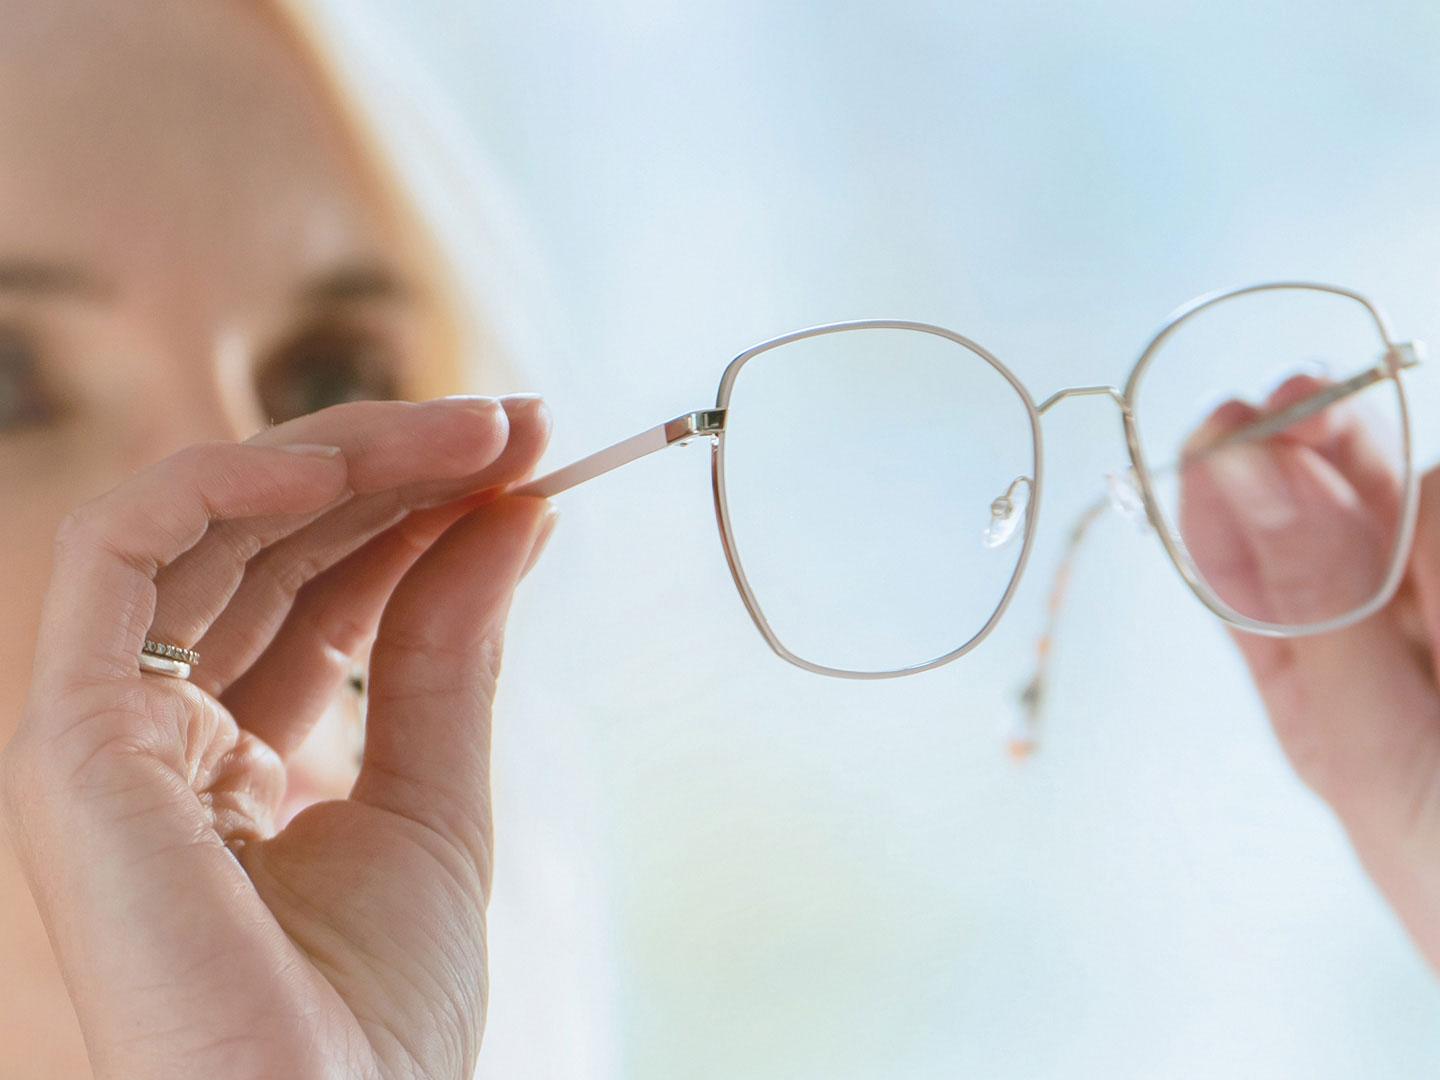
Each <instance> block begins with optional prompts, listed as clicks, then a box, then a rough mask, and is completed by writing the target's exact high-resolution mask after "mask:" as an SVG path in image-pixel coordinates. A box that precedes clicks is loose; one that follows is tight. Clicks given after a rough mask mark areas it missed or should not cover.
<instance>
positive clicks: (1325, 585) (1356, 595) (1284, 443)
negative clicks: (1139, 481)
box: [1180, 403, 1440, 828]
mask: <svg viewBox="0 0 1440 1080" xmlns="http://www.w3.org/2000/svg"><path fill="white" fill-rule="evenodd" d="M1247 410H1248V407H1245V406H1238V405H1236V404H1234V403H1232V404H1231V405H1228V406H1226V407H1224V408H1222V409H1221V410H1219V411H1217V413H1216V415H1215V416H1214V417H1212V419H1211V421H1210V422H1209V423H1207V425H1206V435H1205V438H1204V439H1202V440H1199V441H1198V443H1197V445H1198V446H1199V447H1204V446H1205V445H1207V444H1209V445H1212V446H1215V447H1217V449H1214V450H1211V451H1203V450H1201V451H1200V452H1197V453H1193V454H1192V455H1190V456H1189V457H1188V458H1187V461H1186V463H1185V465H1184V467H1183V468H1182V473H1181V484H1182V486H1181V515H1180V516H1181V529H1182V532H1183V533H1184V535H1185V540H1186V546H1187V549H1188V550H1189V552H1190V554H1191V556H1192V557H1193V558H1194V560H1195V563H1196V566H1197V567H1198V568H1199V570H1200V572H1201V574H1202V576H1203V577H1204V578H1205V580H1206V583H1207V584H1208V585H1210V587H1211V588H1212V589H1213V590H1214V591H1215V592H1216V594H1217V595H1218V596H1219V597H1220V598H1221V599H1222V600H1225V601H1226V602H1227V603H1229V604H1230V605H1231V606H1232V607H1234V608H1236V609H1237V610H1238V611H1239V612H1240V613H1241V614H1243V615H1249V616H1251V617H1255V618H1261V619H1265V620H1266V621H1271V622H1278V623H1286V624H1292V625H1310V624H1314V623H1317V622H1322V621H1326V620H1328V619H1333V618H1336V617H1338V616H1340V615H1344V614H1347V613H1349V612H1350V611H1353V610H1355V609H1356V608H1358V607H1359V606H1360V605H1362V604H1363V603H1365V602H1367V601H1369V600H1371V599H1373V597H1374V596H1375V595H1376V594H1377V593H1378V591H1379V588H1380V586H1381V584H1382V583H1383V581H1384V578H1385V574H1386V572H1387V570H1388V569H1389V568H1390V564H1391V561H1392V559H1393V556H1394V553H1395V550H1396V539H1397V538H1396V536H1395V532H1394V530H1395V527H1396V517H1397V515H1396V514H1395V513H1394V512H1393V511H1392V510H1391V509H1390V505H1389V504H1390V500H1392V499H1393V498H1395V495H1394V493H1393V491H1392V489H1394V488H1398V485H1399V480H1398V478H1396V477H1394V475H1393V474H1392V475H1391V476H1390V477H1389V479H1388V480H1387V479H1386V478H1385V477H1384V475H1383V473H1382V472H1381V471H1379V469H1380V467H1379V466H1378V465H1377V464H1376V463H1375V458H1374V457H1373V456H1372V455H1371V452H1370V451H1369V450H1367V449H1365V448H1364V447H1362V446H1360V445H1359V444H1358V443H1352V444H1350V445H1337V442H1336V440H1337V439H1340V438H1341V437H1342V436H1343V437H1344V438H1346V439H1349V438H1352V436H1350V435H1346V434H1345V433H1344V429H1343V428H1342V427H1341V426H1338V425H1335V424H1333V423H1332V425H1331V426H1330V427H1329V428H1328V429H1326V430H1321V429H1320V428H1319V427H1318V425H1317V424H1311V425H1310V426H1311V430H1309V431H1307V432H1305V433H1303V434H1305V435H1306V439H1304V440H1301V439H1298V438H1297V439H1289V438H1286V437H1284V436H1277V437H1272V438H1271V439H1269V440H1267V441H1265V442H1243V441H1242V442H1238V443H1232V444H1224V443H1223V442H1217V441H1216V438H1217V436H1219V437H1223V436H1224V435H1225V434H1227V433H1228V432H1230V431H1239V430H1241V429H1243V427H1244V425H1245V424H1246V423H1247V422H1249V421H1250V420H1251V419H1253V417H1249V416H1247ZM1314 419H1316V418H1312V420H1314ZM1307 423H1309V422H1307ZM1353 437H1354V438H1357V439H1358V438H1360V437H1363V435H1361V436H1353ZM1332 454H1333V455H1335V456H1334V457H1332V456H1331V455H1332ZM1432 486H1433V485H1432ZM1436 495H1440V492H1435V493H1433V494H1432V495H1431V496H1430V497H1431V499H1432V501H1433V500H1434V499H1435V497H1436ZM1437 542H1440V538H1437ZM1402 608H1403V605H1402V604H1391V605H1390V606H1388V607H1387V608H1386V609H1385V610H1383V611H1381V612H1379V613H1378V614H1376V615H1374V616H1372V617H1371V618H1369V619H1366V620H1365V621H1363V622H1361V623H1359V624H1356V625H1353V626H1350V627H1348V628H1345V629H1343V630H1339V631H1333V632H1330V633H1325V634H1318V635H1311V636H1306V637H1301V638H1293V639H1286V640H1276V639H1271V638H1264V637H1258V636H1255V635H1252V634H1248V633H1244V632H1239V631H1237V632H1236V633H1235V635H1234V636H1235V640H1236V642H1237V643H1238V645H1239V647H1240V649H1241V651H1242V653H1243V655H1244V656H1245V659H1246V661H1247V663H1248V664H1249V666H1250V669H1251V671H1252V673H1253V674H1254V677H1255V680H1256V684H1257V686H1258V688H1259V690H1260V693H1261V695H1262V697H1263V699H1264V701H1265V705H1266V708H1267V711H1268V712H1269V714H1270V718H1271V720H1272V722H1273V724H1274V727H1275V730H1276V733H1277V735H1278V736H1279V738H1280V740H1281V743H1282V744H1283V746H1284V748H1285V750H1286V752H1287V754H1288V755H1289V757H1290V759H1291V761H1292V763H1293V764H1294V765H1295V767H1296V770H1297V771H1298V772H1299V774H1300V775H1301V777H1302V778H1303V779H1305V780H1306V781H1307V783H1309V784H1310V785H1311V786H1312V787H1313V788H1314V789H1315V790H1316V791H1317V792H1319V793H1320V794H1321V795H1322V796H1323V797H1324V798H1325V799H1326V800H1327V801H1329V802H1330V803H1331V804H1332V806H1334V807H1335V809H1336V810H1337V812H1339V813H1340V816H1341V817H1342V819H1344V820H1345V821H1346V824H1347V826H1351V827H1352V828H1358V827H1360V825H1361V823H1362V822H1368V823H1371V824H1373V823H1376V822H1380V821H1387V822H1390V823H1391V824H1392V825H1394V824H1396V823H1398V822H1400V821H1402V820H1403V819H1404V818H1405V816H1406V814H1407V813H1408V808H1409V807H1410V806H1411V805H1412V804H1413V800H1414V799H1415V798H1416V797H1418V794H1419V792H1420V790H1421V789H1422V788H1423V786H1424V783H1425V771H1424V768H1423V766H1422V764H1421V763H1424V762H1427V761H1428V760H1429V757H1430V755H1431V753H1432V750H1433V749H1435V748H1440V723H1437V715H1436V702H1437V700H1440V699H1437V695H1436V691H1435V688H1434V685H1433V682H1432V680H1431V679H1430V676H1429V665H1428V663H1422V662H1420V659H1419V658H1418V657H1417V655H1416V652H1415V648H1414V643H1413V637H1412V632H1411V629H1410V623H1409V620H1407V618H1406V615H1405V612H1404V611H1403V610H1402Z"/></svg>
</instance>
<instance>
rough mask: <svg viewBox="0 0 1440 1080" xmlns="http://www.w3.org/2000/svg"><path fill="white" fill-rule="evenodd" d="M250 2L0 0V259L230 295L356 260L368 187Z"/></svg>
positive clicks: (311, 74)
mask: <svg viewBox="0 0 1440 1080" xmlns="http://www.w3.org/2000/svg"><path fill="white" fill-rule="evenodd" d="M267 8H268V5H262V4H259V3H250V2H246V3H241V2H238V0H233V2H232V0H187V2H185V3H174V2H166V0H100V2H96V0H44V2H43V3H36V2H35V0H0V161H4V162H5V163H6V165H5V168H4V169H0V252H8V253H16V252H18V253H20V254H25V255H37V254H38V255H57V254H58V255H61V256H63V257H66V258H75V259H83V260H84V261H86V262H89V263H93V264H96V265H97V266H98V267H99V268H100V269H102V270H104V271H107V272H112V273H114V274H116V275H119V276H122V277H123V278H125V279H126V280H127V281H128V280H134V279H135V277H136V276H137V275H139V276H140V278H141V280H144V277H145V275H147V274H150V275H153V276H164V275H167V274H168V275H169V276H170V277H172V278H173V277H175V276H176V275H175V270H176V268H177V267H186V268H187V269H191V270H194V271H196V272H197V273H198V272H200V271H201V270H202V269H203V273H204V276H205V277H206V280H207V281H210V282H219V283H228V284H229V285H230V286H232V287H234V288H236V289H242V290H243V289H245V288H250V287H253V288H264V287H266V285H267V283H269V284H270V287H272V288H273V287H274V283H276V282H278V281H282V280H283V281H284V282H285V284H286V287H288V286H289V285H290V284H291V283H293V281H294V280H295V279H296V278H297V277H304V276H307V275H308V274H309V273H310V272H311V271H313V270H315V269H318V268H320V267H322V266H325V265H328V264H330V263H332V262H334V261H337V260H342V259H345V258H347V257H352V256H354V255H356V254H368V253H369V251H370V249H372V248H373V247H374V245H375V243H376V242H377V241H378V240H379V235H378V234H379V233H380V232H381V231H382V230H383V228H384V217H383V215H382V214H381V213H380V206H381V202H380V199H379V198H378V195H377V193H376V188H375V186H374V183H373V181H370V180H369V179H367V178H368V173H367V170H366V169H364V168H363V167H362V160H361V156H360V154H359V148H358V147H357V146H356V145H355V144H354V142H353V141H352V139H351V138H350V137H349V136H348V135H347V133H346V131H345V130H344V127H343V125H342V124H341V122H340V119H339V116H338V114H337V112H336V110H335V108H334V106H333V104H332V102H331V101H330V100H329V98H328V96H327V93H326V91H325V89H324V84H323V82H322V80H321V77H320V74H319V73H318V72H317V71H316V70H315V69H314V67H313V65H311V64H309V63H307V62H306V60H305V59H304V58H303V54H302V53H301V52H300V50H299V47H298V46H296V45H295V44H294V43H293V42H292V41H291V40H290V39H289V37H288V36H287V33H286V31H285V30H284V29H283V28H282V26H281V24H280V23H279V21H278V20H277V19H275V18H274V17H273V15H269V14H267V13H266V11H267Z"/></svg>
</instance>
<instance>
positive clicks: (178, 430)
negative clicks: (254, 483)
mask: <svg viewBox="0 0 1440 1080" xmlns="http://www.w3.org/2000/svg"><path fill="white" fill-rule="evenodd" d="M252 366H253V365H252V364H251V361H250V357H249V356H248V355H245V354H244V352H243V351H241V348H240V346H239V344H238V343H236V342H226V341H223V340H222V341H220V342H219V343H217V344H216V345H213V346H210V347H208V348H206V347H201V348H194V347H193V346H192V347H191V348H187V349H184V350H182V349H174V350H168V351H167V353H166V354H165V355H154V356H151V357H148V358H146V360H145V361H144V362H143V363H141V364H137V365H136V368H135V369H134V372H133V374H134V375H135V377H136V382H137V384H138V386H137V390H139V391H140V393H141V396H140V397H139V398H138V399H137V401H136V406H137V407H136V408H135V409H134V411H133V413H132V416H131V420H130V423H129V424H128V425H127V426H128V427H129V433H128V438H127V439H126V440H125V442H126V445H125V449H124V456H125V457H126V458H127V459H129V461H130V462H131V464H132V466H134V467H139V466H140V465H144V464H148V463H149V462H152V461H158V460H159V459H160V458H163V457H166V456H168V455H169V454H172V453H174V452H175V451H176V450H178V449H180V448H181V447H183V446H189V445H190V444H192V443H197V442H206V441H210V440H216V439H223V440H229V441H236V440H240V439H244V438H247V437H249V436H250V435H253V434H254V433H255V431H256V430H257V429H258V428H259V427H260V426H261V422H260V418H259V410H258V408H257V407H256V405H255V392H254V387H253V380H252V379H251V376H250V372H251V369H252Z"/></svg>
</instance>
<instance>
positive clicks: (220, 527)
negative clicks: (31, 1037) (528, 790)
mask: <svg viewBox="0 0 1440 1080" xmlns="http://www.w3.org/2000/svg"><path fill="white" fill-rule="evenodd" d="M547 434H548V420H547V418H546V415H545V411H544V408H543V406H542V405H541V404H540V402H539V401H538V400H536V399H534V398H529V397H517V398H510V399H502V400H501V401H500V402H496V401H494V400H492V399H481V398H475V399H445V400H442V401H437V402H428V403H425V404H419V405H416V404H410V403H405V402H362V403H354V404H348V405H341V406H337V407H335V408H331V409H326V410H324V411H323V412H319V413H315V414H312V415H310V416H306V417H302V418H300V419H298V420H294V421H292V422H290V423H287V424H283V425H281V426H278V427H274V428H271V429H269V430H267V431H265V432H263V433H261V434H260V435H257V436H256V437H254V438H253V439H251V440H249V441H248V442H246V443H240V444H233V443H209V444H202V445H198V446H193V447H190V448H188V449H185V450H182V451H180V452H179V453H177V454H175V455H173V456H171V457H169V458H167V459H165V460H164V461H161V462H159V463H158V464H156V465H154V466H152V467H150V468H148V469H146V470H144V471H142V472H140V473H138V474H137V475H136V476H135V477H134V478H133V479H131V480H129V481H128V482H127V483H125V484H124V485H122V486H121V487H119V488H117V489H115V490H114V491H112V492H110V493H109V494H107V495H105V496H103V497H101V498H100V499H98V500H96V501H94V502H92V503H90V504H87V505H86V506H84V507H82V508H80V509H79V510H77V511H76V512H75V513H74V514H72V515H71V516H70V517H69V518H68V519H67V520H66V522H65V523H64V525H63V526H62V528H61V530H60V533H59V535H58V537H57V540H56V545H55V565H54V576H53V579H52V582H51V585H50V590H49V593H48V595H47V598H46V602H45V609H44V614H43V620H42V629H41V636H40V639H39V649H38V654H37V661H36V665H35V670H34V679H33V684H32V687H31V691H30V696H29V700H28V704H27V706H26V709H25V714H24V717H23V720H22V723H21V726H20V729H19V731H18V733H17V735H16V737H15V739H14V740H13V741H12V743H11V744H10V746H9V747H8V748H7V749H6V751H5V753H4V758H3V772H0V780H3V789H0V790H3V808H4V811H5V818H6V821H7V824H8V826H9V832H10V834H11V837H12V839H13V840H14V842H15V846H16V848H17V849H18V852H19V855H20V859H21V862H22V864H23V866H24V867H25V871H26V874H27V876H28V878H29V880H30V883H31V887H32V889H33V891H34V893H35V896H36V899H37V902H38V904H39V907H40V910H41V913H42V915H43V917H44V919H45V922H46V925H47V927H48V930H49V933H50V937H51V940H52V943H53V945H54V948H55V952H56V955H57V957H58V960H59V963H60V965H61V969H62V972H63V974H64V976H65V980H66V984H67V986H68V988H69V990H70V994H71V996H72V998H73V1000H74V1003H75V1007H76V1011H77V1014H78V1016H79V1019H80V1023H81V1027H82V1029H83V1031H84V1035H85V1039H86V1044H87V1047H88V1050H89V1053H90V1057H91V1060H92V1063H93V1066H94V1069H95V1073H96V1075H97V1076H99V1077H125V1078H133V1077H146V1078H147V1080H163V1078H166V1077H186V1078H193V1077H197V1076H203V1077H206V1078H207V1080H226V1078H229V1077H261V1076H264V1077H280V1076H284V1077H297V1078H304V1077H318V1076H341V1075H343V1076H357V1077H393V1076H406V1077H417V1076H424V1077H462V1076H463V1077H468V1076H469V1075H470V1074H471V1071H472V1069H473V1066H474V1061H475V1057H476V1054H477V1051H478V1047H479V1040H480V1032H481V1029H482V1026H483V1021H484V1013H485V1003H486V996H487V995H486V989H487V988H486V976H485V972H486V952H485V905H486V899H487V895H488V892H489V886H490V863H491V820H490V805H489V776H488V770H489V742H490V707H491V702H492V700H493V698H494V694H495V684H496V675H497V672H498V669H499V666H500V652H501V636H502V628H503V624H504V621H505V617H506V613H507V610H508V607H509V604H510V598H511V593H512V590H513V589H514V588H515V585H516V583H517V581H518V580H519V579H520V578H521V577H522V576H523V574H524V573H525V572H526V571H527V570H528V568H529V564H530V563H531V562H532V561H533V559H534V558H536V556H537V554H538V551H539V548H540V546H541V545H542V544H543V542H544V539H545V537H546V536H547V535H548V530H549V527H550V524H551V521H552V520H553V519H552V518H551V517H550V516H549V515H548V514H547V506H546V504H545V503H544V502H543V501H542V500H537V499H528V498H518V497H507V496H503V495H501V496H499V497H498V498H497V497H495V496H494V494H493V489H494V488H496V487H498V486H501V485H505V484H507V483H509V482H511V481H514V480H516V479H519V478H521V477H522V476H524V475H526V474H527V473H528V472H529V471H530V469H531V468H532V467H533V465H534V463H535V461H536V460H537V458H538V457H539V454H540V452H541V450H542V449H543V446H544V443H545V441H546V437H547ZM477 493H478V494H477ZM146 636H149V637H153V638H156V639H159V640H162V641H170V642H174V643H178V644H184V645H192V644H193V645H194V646H195V647H196V648H198V649H199V651H200V653H201V663H200V665H199V666H198V667H196V668H195V670H194V674H193V676H192V680H191V681H184V680H180V679H175V678H170V677H167V676H164V675H156V674H151V673H148V672H147V673H143V674H142V673H141V672H140V671H139V670H138V667H137V655H138V653H139V650H140V646H141V642H142V640H143V639H144V638H145V637H146ZM372 639H373V642H374V644H373V649H372V650H371V653H370V685H369V701H368V723H367V737H366V741H365V752H364V760H363V763H362V765H361V770H360V775H359V779H358V781H357V782H356V785H355V787H354V790H353V791H352V793H351V795H350V798H348V799H346V800H343V801H333V802H323V803H317V804H315V805H313V806H311V807H310V808H308V809H306V810H305V811H303V812H302V813H300V814H299V816H297V817H296V818H295V819H294V820H293V821H291V822H290V823H289V824H288V825H287V826H286V827H285V828H284V829H283V830H282V831H280V832H278V833H276V832H275V829H274V817H275V814H276V811H277V808H278V806H279V804H280V801H281V798H282V796H283V795H284V791H285V761H286V758H287V757H288V756H289V755H290V754H292V753H293V752H294V751H295V749H296V748H297V747H298V746H299V745H300V743H301V742H302V741H303V740H304V738H305V735H306V733H307V732H308V731H309V729H310V727H311V725H313V723H314V722H315V720H316V718H317V717H318V716H319V715H320V714H321V712H322V711H323V710H324V709H325V707H326V706H327V704H328V703H330V702H331V700H332V699H333V698H334V696H335V694H336V692H337V689H338V688H339V687H340V685H341V683H342V681H343V680H344V679H345V677H346V675H347V673H348V669H349V666H350V657H352V656H353V655H355V654H357V653H358V652H359V651H360V650H361V649H363V647H364V646H366V645H368V644H369V643H370V642H371V641H372Z"/></svg>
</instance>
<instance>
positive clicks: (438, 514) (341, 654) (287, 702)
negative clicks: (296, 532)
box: [207, 492, 497, 758]
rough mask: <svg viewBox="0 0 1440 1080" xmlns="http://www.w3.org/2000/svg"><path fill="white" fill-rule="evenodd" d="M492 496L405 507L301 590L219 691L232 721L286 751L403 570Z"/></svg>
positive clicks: (329, 692) (336, 681) (317, 712)
mask: <svg viewBox="0 0 1440 1080" xmlns="http://www.w3.org/2000/svg"><path fill="white" fill-rule="evenodd" d="M496 497H497V495H496V494H494V493H490V492H482V493H481V494H479V495H476V496H472V497H470V498H468V499H461V500H459V501H457V502H454V503H447V504H446V505H444V506H435V507H431V508H429V509H426V510H417V511H415V512H414V513H412V514H408V515H406V517H405V518H404V519H403V520H401V521H400V522H399V523H397V524H395V525H393V526H391V527H390V528H389V529H386V530H385V531H384V532H382V533H381V534H380V535H379V536H377V537H375V538H373V539H372V540H370V541H369V542H368V543H367V544H365V546H364V547H362V548H360V550H359V551H356V552H355V553H354V554H352V555H350V556H348V557H347V558H345V559H344V560H342V561H341V562H339V563H337V564H336V565H334V566H332V567H331V568H330V569H329V570H327V571H325V572H324V573H323V574H321V575H320V576H319V577H317V578H315V580H313V581H311V582H310V583H309V584H308V585H306V586H305V587H304V588H303V589H301V590H300V593H299V595H298V596H297V597H296V599H295V604H294V606H293V607H292V608H291V610H290V612H289V614H288V616H287V617H286V619H285V622H284V625H282V626H281V628H280V630H279V632H278V633H277V634H276V635H275V637H274V639H273V640H272V641H271V642H270V644H269V645H268V646H267V647H266V649H265V651H264V653H263V654H262V655H261V657H260V659H259V660H257V661H256V662H255V663H254V664H253V665H251V666H250V667H249V668H248V669H247V670H246V671H245V672H244V673H243V674H242V675H240V677H239V678H237V679H236V680H235V681H234V682H233V683H232V684H231V685H230V686H229V687H228V688H227V689H226V690H225V692H224V695H223V697H222V698H221V700H222V701H223V703H224V705H225V707H226V708H227V709H229V710H230V712H231V714H232V715H233V716H234V717H235V719H236V722H237V723H239V724H240V726H241V727H243V728H245V729H246V730H248V731H251V732H253V733H254V734H255V735H258V736H259V737H260V738H261V739H263V740H265V742H266V743H268V744H269V745H270V746H271V747H273V748H274V750H275V751H276V753H278V754H279V755H280V756H281V757H282V758H286V757H289V756H290V754H292V753H293V752H294V751H295V750H296V749H297V748H298V747H299V746H300V744H301V743H303V742H304V741H305V738H306V737H307V736H308V735H309V733H310V730H311V727H312V726H313V725H314V723H315V721H316V720H317V719H318V718H319V717H320V716H321V714H322V713H323V712H324V711H325V709H326V708H327V707H328V706H329V705H330V704H331V703H332V702H333V701H334V699H335V692H336V690H337V689H338V688H339V687H340V685H341V684H342V683H343V682H344V680H345V679H346V678H348V677H349V675H350V670H351V666H352V664H353V659H352V658H353V657H354V656H355V654H356V653H358V652H359V651H360V650H361V649H363V648H364V646H365V645H366V644H367V643H368V642H369V641H370V640H371V638H373V637H374V635H375V628H376V626H377V625H378V624H379V622H380V615H381V612H383V611H384V610H385V604H386V603H387V602H388V601H389V599H390V594H391V592H393V591H394V589H395V586H396V584H397V583H398V582H399V581H400V579H401V578H402V577H404V576H405V572H406V571H407V570H409V569H410V567H411V566H413V565H414V564H415V562H416V560H417V559H419V558H420V556H422V555H423V554H424V553H425V552H426V551H428V550H429V549H430V546H431V545H432V544H434V543H435V541H436V540H438V539H439V538H440V536H441V534H442V533H444V532H445V530H446V529H448V528H449V527H450V526H451V525H453V524H455V522H456V521H458V520H459V519H460V518H462V517H464V516H465V515H466V514H468V513H470V512H471V511H473V510H475V509H478V508H479V507H480V506H482V505H484V504H485V503H487V502H492V501H494V499H495V498H496ZM208 651H209V650H208V646H207V653H208Z"/></svg>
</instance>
